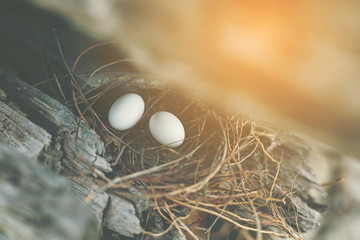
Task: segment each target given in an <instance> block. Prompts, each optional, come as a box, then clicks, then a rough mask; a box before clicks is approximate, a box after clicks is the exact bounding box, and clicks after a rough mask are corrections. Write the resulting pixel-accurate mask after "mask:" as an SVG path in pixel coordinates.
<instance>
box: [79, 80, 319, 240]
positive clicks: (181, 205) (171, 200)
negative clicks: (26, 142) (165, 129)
mask: <svg viewBox="0 0 360 240" xmlns="http://www.w3.org/2000/svg"><path fill="white" fill-rule="evenodd" d="M129 92H133V93H138V94H139V95H141V96H142V97H143V99H144V101H145V106H146V107H145V109H146V110H145V113H144V115H143V116H142V118H141V120H140V122H139V123H138V124H137V125H136V126H135V127H133V128H131V129H129V130H127V131H116V130H114V129H112V128H111V127H110V126H109V124H108V122H107V113H108V110H109V108H110V106H111V104H112V103H113V102H114V101H115V100H116V99H117V98H118V97H120V96H122V95H123V94H126V93H129ZM85 97H86V98H87V100H88V103H89V102H91V104H92V105H91V106H90V105H89V106H88V108H87V109H90V112H91V114H89V116H87V115H85V117H86V120H87V121H88V122H90V123H92V125H93V126H94V128H95V129H96V131H97V132H98V133H99V134H100V136H101V137H102V138H103V140H104V141H105V143H106V147H107V150H108V152H109V153H111V156H112V158H113V162H112V167H113V172H112V173H110V174H108V175H107V176H106V178H107V179H108V184H106V186H105V187H104V188H103V189H99V191H103V190H106V189H111V190H112V191H115V192H118V193H119V194H121V192H122V191H123V190H124V189H127V188H129V187H130V186H132V187H134V186H135V187H136V189H137V190H138V191H139V192H141V195H142V196H145V197H146V198H148V199H151V200H152V201H153V203H154V204H153V207H152V208H151V209H150V210H149V211H148V213H147V215H146V217H144V218H143V227H144V229H145V230H144V235H145V236H147V237H150V238H151V237H153V238H157V239H158V238H160V237H161V236H166V234H168V232H169V231H170V230H171V229H174V228H175V229H177V230H178V231H179V233H180V234H181V235H183V236H186V237H188V238H193V239H202V238H206V237H207V238H208V239H209V238H210V234H214V235H212V236H215V233H214V232H215V231H218V228H219V227H218V226H219V225H221V224H220V223H222V222H227V223H230V224H231V226H232V227H231V228H229V229H228V230H227V231H226V232H225V233H224V235H225V236H228V237H229V236H231V234H233V236H235V235H234V234H235V233H236V235H238V236H239V234H240V233H239V231H240V232H241V233H242V234H245V233H246V234H247V235H248V238H247V239H251V238H249V236H253V237H254V238H255V237H257V239H261V238H262V236H263V234H264V236H285V237H289V238H291V239H301V238H302V234H301V232H304V231H306V230H309V229H312V228H314V227H315V226H316V224H317V218H318V216H317V215H316V213H317V211H316V210H314V209H312V208H311V207H309V204H308V202H311V201H312V199H311V197H310V196H309V194H308V190H309V188H310V187H313V186H314V185H315V184H314V182H313V181H311V180H310V179H309V178H305V177H304V176H303V175H304V172H307V171H309V169H308V168H307V165H306V159H307V157H308V153H309V148H308V146H307V145H306V144H305V143H304V142H303V141H302V140H301V139H299V138H297V137H295V136H293V135H291V134H288V133H283V132H281V131H280V130H279V129H276V128H269V127H266V126H265V125H263V124H261V123H259V122H256V121H254V120H251V119H250V117H244V116H243V115H233V114H229V113H226V112H224V111H222V110H221V109H217V108H215V107H213V106H210V105H208V104H206V103H204V102H203V101H201V100H200V99H198V98H196V97H193V96H191V97H189V96H188V95H186V94H183V93H182V92H180V91H177V90H174V89H172V90H169V89H167V88H164V87H163V86H161V85H159V84H157V83H156V82H153V81H145V80H144V79H139V78H127V77H124V78H122V77H120V78H115V79H113V80H111V81H109V82H107V83H106V84H103V85H100V87H99V88H96V89H95V90H92V91H90V92H88V93H87V94H86V95H85ZM158 111H169V112H171V113H173V114H174V115H176V116H177V117H178V118H179V119H180V121H181V122H182V123H183V125H184V128H185V131H186V138H185V141H184V143H183V144H182V145H181V146H179V147H177V148H169V147H166V146H163V145H160V144H159V143H158V142H156V141H155V140H154V139H153V138H152V136H151V134H150V131H149V127H148V123H149V119H150V117H151V116H152V115H153V114H154V113H155V112H158ZM281 136H282V137H281ZM305 175H307V174H305ZM134 197H136V196H134ZM137 197H139V196H137ZM154 214H155V215H156V216H158V217H161V218H162V221H164V222H165V225H164V224H163V225H162V226H163V227H162V228H159V227H158V226H154V224H155V223H153V221H151V219H152V217H153V216H154ZM211 239H215V237H211Z"/></svg>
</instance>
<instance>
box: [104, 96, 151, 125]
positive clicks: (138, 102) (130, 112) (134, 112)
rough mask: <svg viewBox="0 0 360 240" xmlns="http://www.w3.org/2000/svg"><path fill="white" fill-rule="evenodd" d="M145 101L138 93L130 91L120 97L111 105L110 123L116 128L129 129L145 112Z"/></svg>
mask: <svg viewBox="0 0 360 240" xmlns="http://www.w3.org/2000/svg"><path fill="white" fill-rule="evenodd" d="M144 110H145V103H144V100H143V99H142V97H141V96H140V95H138V94H136V93H128V94H125V95H123V96H121V97H120V98H118V99H117V100H116V101H115V102H114V103H113V104H112V105H111V107H110V110H109V116H108V120H109V124H110V126H111V127H113V128H114V129H116V130H128V129H129V128H132V127H133V126H135V125H136V123H138V122H139V120H140V119H141V117H142V115H143V114H144Z"/></svg>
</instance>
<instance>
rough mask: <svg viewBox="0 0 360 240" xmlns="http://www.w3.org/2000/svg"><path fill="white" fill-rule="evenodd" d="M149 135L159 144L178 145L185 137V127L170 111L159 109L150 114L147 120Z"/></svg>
mask: <svg viewBox="0 0 360 240" xmlns="http://www.w3.org/2000/svg"><path fill="white" fill-rule="evenodd" d="M149 129H150V132H151V135H152V136H153V137H154V138H155V139H156V140H157V141H158V142H159V143H161V144H163V145H166V146H168V147H178V146H180V145H181V144H182V143H183V142H184V139H185V129H184V126H183V125H182V123H181V122H180V120H179V119H178V118H177V117H176V116H175V115H174V114H172V113H169V112H165V111H161V112H157V113H155V114H154V115H152V116H151V118H150V122H149Z"/></svg>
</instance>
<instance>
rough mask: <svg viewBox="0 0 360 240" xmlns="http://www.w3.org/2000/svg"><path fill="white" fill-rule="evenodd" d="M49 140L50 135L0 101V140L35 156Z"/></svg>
mask: <svg viewBox="0 0 360 240" xmlns="http://www.w3.org/2000/svg"><path fill="white" fill-rule="evenodd" d="M50 141H51V135H50V134H48V133H47V132H46V131H45V130H44V129H42V128H40V127H39V126H37V125H35V124H34V123H32V122H31V121H29V120H28V119H27V118H26V116H24V114H21V113H20V112H19V111H16V110H15V109H12V108H11V107H9V106H8V105H6V104H5V103H4V102H2V101H0V142H3V143H5V144H8V145H9V146H12V147H14V148H16V149H17V150H18V151H20V152H21V153H23V154H24V155H26V156H28V157H37V156H38V155H39V154H40V153H41V151H42V150H43V149H44V147H45V146H48V145H49V143H50Z"/></svg>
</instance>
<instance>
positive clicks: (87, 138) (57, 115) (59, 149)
mask: <svg viewBox="0 0 360 240" xmlns="http://www.w3.org/2000/svg"><path fill="white" fill-rule="evenodd" d="M0 79H1V81H0V85H1V88H2V89H4V92H6V94H7V96H8V98H7V101H13V102H15V104H16V106H17V108H19V109H20V110H21V111H24V112H25V114H27V116H28V118H25V116H22V118H18V117H19V114H20V113H18V112H17V111H20V110H17V111H15V110H13V109H12V108H10V107H9V106H7V105H6V104H5V103H4V102H1V104H2V105H3V106H4V108H3V109H2V111H3V112H5V111H6V113H7V117H6V121H11V122H16V123H19V124H20V125H21V123H22V121H24V122H23V123H24V126H23V127H24V128H26V131H27V132H28V133H29V135H32V134H35V133H34V132H33V131H38V132H39V133H42V132H45V133H46V131H44V130H43V128H44V129H47V130H48V132H49V133H50V134H51V139H52V141H51V142H49V141H50V137H49V139H48V141H47V142H46V147H45V148H42V149H38V150H37V151H36V154H32V155H40V156H39V158H40V160H41V161H44V162H47V164H48V165H49V167H51V168H54V169H57V170H58V171H59V172H60V173H61V174H62V175H64V176H67V177H68V178H69V179H70V180H71V181H72V184H73V189H74V190H75V196H76V197H77V198H78V199H79V200H81V201H82V200H83V199H84V198H85V197H86V196H87V195H89V194H91V193H93V192H94V191H96V190H97V189H98V188H99V187H101V186H102V185H103V184H105V183H104V182H103V181H102V180H100V179H98V178H96V177H94V176H92V174H91V173H92V171H91V169H89V168H87V167H86V164H85V165H84V164H81V162H82V161H83V160H85V161H86V162H87V163H89V164H90V165H92V166H93V167H95V168H97V169H98V171H99V170H100V171H104V172H109V171H111V168H110V165H109V163H108V162H107V158H108V157H107V154H106V151H105V148H104V144H103V143H102V142H101V141H100V140H99V138H98V136H97V134H96V133H95V132H94V131H92V130H90V129H88V128H87V127H85V126H84V125H83V124H82V123H81V124H80V126H79V128H78V129H77V131H74V132H73V133H71V134H69V132H70V130H71V129H72V128H73V127H74V124H75V123H76V121H77V118H76V117H75V116H74V115H73V114H72V113H71V111H70V110H69V109H67V108H66V107H65V106H63V105H62V104H60V103H59V102H57V101H55V100H54V99H52V98H50V97H49V96H47V95H46V94H44V93H42V92H40V91H39V90H37V89H35V88H30V89H27V90H24V87H27V86H29V85H27V84H25V83H24V82H23V81H21V80H20V79H19V78H17V77H16V76H15V75H12V74H10V73H8V72H7V71H6V70H4V69H1V70H0ZM15 96H16V97H15ZM9 111H14V112H15V113H13V114H9V113H8V112H9ZM11 113H12V112H11ZM20 115H21V114H20ZM13 117H14V118H16V119H17V120H16V119H13ZM30 120H31V121H30ZM29 126H30V127H29ZM24 131H25V130H24ZM4 134H5V135H4V141H8V142H14V141H15V140H16V139H17V138H19V137H18V135H14V134H13V135H11V134H8V133H4ZM46 136H50V135H49V134H47V135H46ZM6 137H8V138H9V139H7V138H6ZM65 139H67V140H65ZM29 140H31V141H32V140H33V139H32V138H27V139H26V142H25V145H26V144H29V143H28V142H27V141H29ZM13 145H14V146H15V147H17V148H19V149H20V150H21V147H19V146H20V144H19V145H15V144H13ZM64 147H66V149H67V151H68V152H64ZM30 155H31V154H30ZM79 172H81V173H82V174H79ZM98 173H100V172H98ZM109 199H110V198H109V194H107V193H102V194H98V195H97V196H96V197H95V199H93V201H91V202H90V203H89V205H88V207H89V208H90V209H91V210H92V212H93V213H94V214H95V216H96V218H97V221H98V222H97V227H96V228H95V229H97V230H98V231H100V230H101V229H102V227H103V221H105V222H106V224H105V228H106V227H107V226H109V227H110V230H112V231H114V232H115V233H116V234H118V235H119V236H134V234H140V233H141V231H142V228H141V227H140V222H139V219H138V217H137V216H136V212H135V209H134V206H133V205H132V204H131V203H129V202H128V201H126V200H123V199H121V198H120V197H119V196H116V195H112V194H111V199H112V201H111V202H109ZM112 202H115V203H121V204H113V203H112ZM107 208H109V209H111V212H112V211H115V212H120V213H121V215H120V216H122V219H127V221H124V222H122V223H121V222H120V223H119V222H118V220H119V216H116V215H114V214H112V213H111V212H109V211H107V214H106V215H104V213H105V210H106V209H107ZM60 217H61V216H60ZM119 224H125V225H119Z"/></svg>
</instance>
